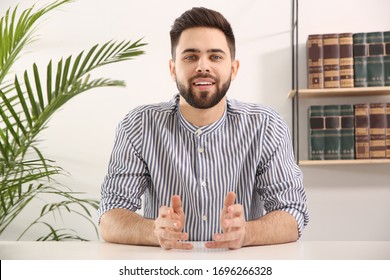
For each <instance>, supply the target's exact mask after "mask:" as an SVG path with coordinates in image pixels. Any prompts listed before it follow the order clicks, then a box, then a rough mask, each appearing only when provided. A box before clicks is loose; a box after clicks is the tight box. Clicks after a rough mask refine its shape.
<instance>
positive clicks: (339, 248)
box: [0, 241, 390, 260]
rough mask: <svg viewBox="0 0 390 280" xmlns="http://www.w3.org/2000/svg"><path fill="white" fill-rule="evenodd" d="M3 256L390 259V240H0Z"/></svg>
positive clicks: (164, 258) (26, 257)
mask: <svg viewBox="0 0 390 280" xmlns="http://www.w3.org/2000/svg"><path fill="white" fill-rule="evenodd" d="M0 259H1V260H157V259H159V260H190V259H191V260H225V259H226V260H343V259H348V260H390V241H383V242H382V241H337V242H333V241H298V242H294V243H288V244H281V245H272V246H258V247H246V248H241V249H239V250H225V249H216V250H211V249H206V248H204V243H202V242H198V243H194V250H192V251H181V250H164V249H162V248H160V247H148V246H131V245H120V244H111V243H105V242H29V241H0Z"/></svg>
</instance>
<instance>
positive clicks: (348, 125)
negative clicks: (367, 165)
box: [340, 104, 355, 159]
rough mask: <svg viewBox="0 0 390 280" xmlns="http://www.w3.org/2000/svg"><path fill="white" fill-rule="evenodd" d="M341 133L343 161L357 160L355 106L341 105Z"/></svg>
mask: <svg viewBox="0 0 390 280" xmlns="http://www.w3.org/2000/svg"><path fill="white" fill-rule="evenodd" d="M340 113H341V131H340V137H341V139H340V145H341V147H340V151H341V157H340V158H341V159H354V158H355V116H354V111H353V105H351V104H344V105H340Z"/></svg>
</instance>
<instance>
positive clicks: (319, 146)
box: [309, 105, 325, 160]
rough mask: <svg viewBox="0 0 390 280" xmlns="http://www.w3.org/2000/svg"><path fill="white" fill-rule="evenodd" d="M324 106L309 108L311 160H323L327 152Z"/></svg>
mask: <svg viewBox="0 0 390 280" xmlns="http://www.w3.org/2000/svg"><path fill="white" fill-rule="evenodd" d="M324 128H325V118H324V112H323V106H321V105H312V106H310V107H309V159H310V160H323V159H324V150H325V138H324Z"/></svg>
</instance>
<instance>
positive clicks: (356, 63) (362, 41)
mask: <svg viewBox="0 0 390 280" xmlns="http://www.w3.org/2000/svg"><path fill="white" fill-rule="evenodd" d="M352 38H353V72H354V86H355V87H366V86H367V49H368V47H367V41H366V33H354V34H353V35H352Z"/></svg>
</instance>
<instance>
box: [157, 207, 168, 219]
mask: <svg viewBox="0 0 390 280" xmlns="http://www.w3.org/2000/svg"><path fill="white" fill-rule="evenodd" d="M169 210H170V208H169V207H168V206H161V207H160V209H159V216H161V217H163V218H165V217H167V216H168V215H169Z"/></svg>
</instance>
